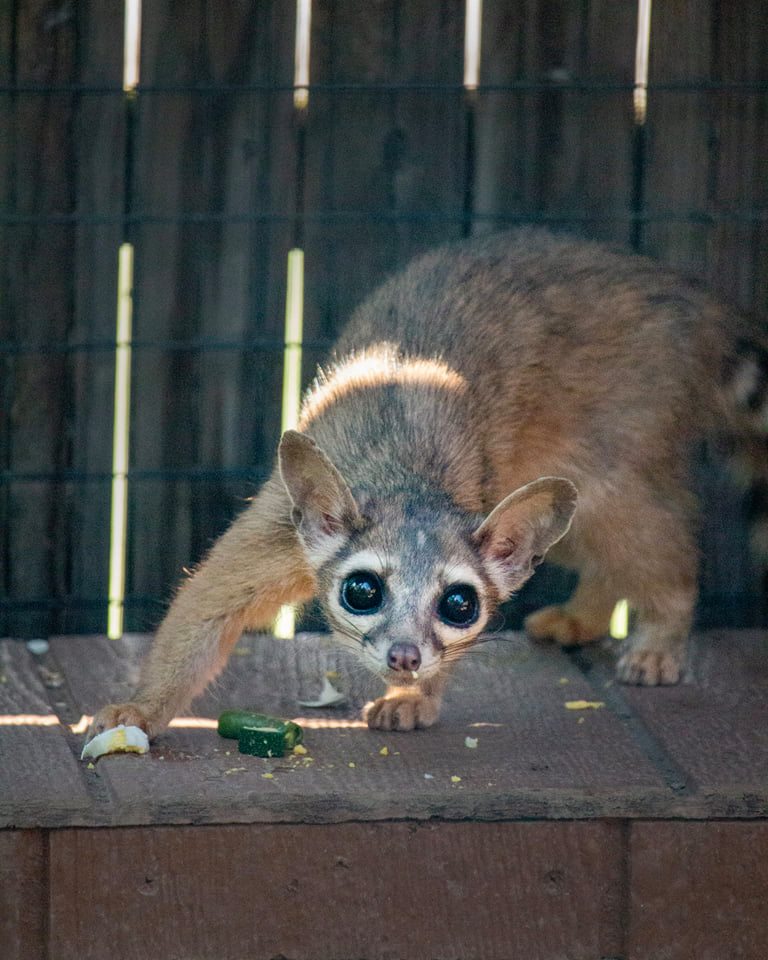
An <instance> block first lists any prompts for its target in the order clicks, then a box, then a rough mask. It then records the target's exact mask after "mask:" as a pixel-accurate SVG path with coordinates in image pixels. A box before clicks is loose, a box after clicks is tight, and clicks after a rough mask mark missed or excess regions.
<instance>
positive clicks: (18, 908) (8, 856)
mask: <svg viewBox="0 0 768 960" xmlns="http://www.w3.org/2000/svg"><path fill="white" fill-rule="evenodd" d="M47 867H48V864H47V847H46V843H45V837H44V835H43V832H42V831H41V830H4V831H2V832H0V943H2V945H3V960H32V958H33V957H43V956H45V951H46V930H47V913H48V871H47Z"/></svg>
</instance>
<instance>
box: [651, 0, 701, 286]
mask: <svg viewBox="0 0 768 960" xmlns="http://www.w3.org/2000/svg"><path fill="white" fill-rule="evenodd" d="M712 16H713V13H712V4H711V3H709V2H705V3H702V2H701V0H672V2H670V3H663V4H658V5H657V6H655V7H654V8H653V13H652V19H651V37H650V39H651V45H650V52H649V64H650V81H651V83H670V82H672V83H674V82H689V83H697V82H700V81H702V80H705V79H707V78H708V77H709V75H710V69H711V66H712V37H711V24H712ZM710 97H711V95H710V94H708V93H707V92H706V91H703V90H700V91H687V90H686V91H679V90H651V91H650V93H649V95H648V112H647V123H646V138H647V139H646V143H647V150H646V157H645V164H646V170H645V206H646V207H647V208H648V210H649V212H650V213H651V214H652V215H653V216H654V217H657V216H658V217H662V218H663V217H669V218H670V219H669V220H661V221H660V222H657V221H655V220H652V221H651V222H650V223H649V224H648V225H647V226H645V227H644V228H643V241H644V242H643V250H644V251H645V252H647V253H649V254H651V255H652V256H654V257H658V258H659V259H660V260H662V261H663V262H664V263H667V264H669V266H672V267H675V268H677V269H679V270H681V271H683V272H684V273H687V274H693V275H696V276H702V275H704V274H705V272H706V268H707V252H708V243H707V238H708V227H707V226H705V225H704V224H703V223H701V222H698V223H697V222H690V221H688V220H687V219H686V218H687V217H688V216H689V215H690V214H692V213H698V214H702V213H703V212H704V211H706V210H707V207H708V205H709V204H708V201H709V196H708V193H709V189H710V178H711V168H710V161H711V155H710V151H711V134H712V130H711V118H710V113H709V110H708V101H709V99H710Z"/></svg>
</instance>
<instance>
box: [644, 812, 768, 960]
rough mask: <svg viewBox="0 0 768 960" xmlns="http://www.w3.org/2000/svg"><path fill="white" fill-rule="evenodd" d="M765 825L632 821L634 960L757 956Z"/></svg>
mask: <svg viewBox="0 0 768 960" xmlns="http://www.w3.org/2000/svg"><path fill="white" fill-rule="evenodd" d="M767 853H768V823H765V822H762V823H727V822H724V823H636V824H633V825H632V827H631V833H630V857H631V878H632V882H631V889H630V918H629V954H628V955H629V956H630V957H632V960H660V958H661V957H663V958H664V960H690V958H691V957H696V960H723V958H724V957H728V958H729V960H763V958H764V957H765V945H766V943H768V912H767V911H766V909H765V894H766V890H768V866H767V865H766V864H768V857H767V856H766V854H767Z"/></svg>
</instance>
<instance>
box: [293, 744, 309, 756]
mask: <svg viewBox="0 0 768 960" xmlns="http://www.w3.org/2000/svg"><path fill="white" fill-rule="evenodd" d="M293 752H294V753H295V754H296V755H297V756H299V757H304V756H306V754H307V748H306V747H305V746H304V744H302V743H297V744H296V746H295V747H294V748H293Z"/></svg>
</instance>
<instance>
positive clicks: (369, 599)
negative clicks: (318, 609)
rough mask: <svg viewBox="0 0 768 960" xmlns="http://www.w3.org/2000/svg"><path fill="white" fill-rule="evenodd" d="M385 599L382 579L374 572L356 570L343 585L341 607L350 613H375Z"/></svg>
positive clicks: (346, 578)
mask: <svg viewBox="0 0 768 960" xmlns="http://www.w3.org/2000/svg"><path fill="white" fill-rule="evenodd" d="M383 599H384V586H383V584H382V582H381V577H379V575H378V574H377V573H374V572H373V571H372V570H355V572H354V573H350V574H349V575H348V576H347V577H345V578H344V580H343V582H342V584H341V605H342V606H343V607H344V609H345V610H349V612H350V613H374V612H375V611H376V610H378V609H379V607H380V606H381V604H382V601H383Z"/></svg>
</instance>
